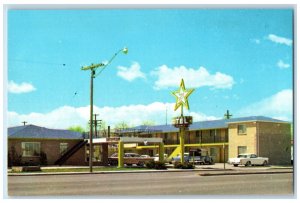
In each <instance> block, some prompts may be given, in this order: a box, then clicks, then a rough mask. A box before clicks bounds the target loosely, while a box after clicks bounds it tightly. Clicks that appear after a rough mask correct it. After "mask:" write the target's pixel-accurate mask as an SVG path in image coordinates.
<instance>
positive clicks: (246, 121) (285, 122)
mask: <svg viewBox="0 0 300 203" xmlns="http://www.w3.org/2000/svg"><path fill="white" fill-rule="evenodd" d="M250 122H265V123H283V124H291V122H288V121H266V120H245V121H233V122H227V123H228V124H235V123H250Z"/></svg>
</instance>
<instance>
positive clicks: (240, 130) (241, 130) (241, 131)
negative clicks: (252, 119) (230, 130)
mask: <svg viewBox="0 0 300 203" xmlns="http://www.w3.org/2000/svg"><path fill="white" fill-rule="evenodd" d="M246 133H247V128H246V125H245V124H240V125H238V134H239V135H243V134H246Z"/></svg>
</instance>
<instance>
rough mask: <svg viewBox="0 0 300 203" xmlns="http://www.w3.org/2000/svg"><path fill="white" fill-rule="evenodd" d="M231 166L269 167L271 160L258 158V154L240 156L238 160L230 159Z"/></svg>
mask: <svg viewBox="0 0 300 203" xmlns="http://www.w3.org/2000/svg"><path fill="white" fill-rule="evenodd" d="M228 163H229V164H232V165H233V166H235V167H237V166H238V165H245V166H253V165H262V166H267V165H268V163H269V158H267V157H258V156H257V155H256V154H239V155H238V156H237V157H236V158H229V160H228Z"/></svg>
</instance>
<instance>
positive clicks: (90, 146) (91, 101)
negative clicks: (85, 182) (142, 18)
mask: <svg viewBox="0 0 300 203" xmlns="http://www.w3.org/2000/svg"><path fill="white" fill-rule="evenodd" d="M120 52H123V53H124V54H127V52H128V49H127V48H124V49H120V50H119V51H118V52H116V53H115V54H114V55H113V56H112V57H111V59H110V60H109V61H108V63H107V64H103V63H98V64H91V65H90V66H84V67H81V70H91V82H90V136H89V142H90V143H89V152H90V153H89V167H90V173H92V172H93V151H94V150H93V92H94V87H93V81H94V78H95V77H97V76H98V75H99V74H100V73H101V72H102V71H103V70H104V69H105V68H106V67H107V66H108V65H109V64H110V63H111V62H112V60H113V59H114V58H115V57H116V56H117V55H118V54H119V53H120ZM99 67H102V69H101V70H100V71H99V73H98V74H97V75H96V69H97V68H99Z"/></svg>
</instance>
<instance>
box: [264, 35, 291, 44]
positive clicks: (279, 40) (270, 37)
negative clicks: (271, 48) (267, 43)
mask: <svg viewBox="0 0 300 203" xmlns="http://www.w3.org/2000/svg"><path fill="white" fill-rule="evenodd" d="M267 39H268V40H271V41H272V42H275V43H278V44H284V45H287V46H291V45H292V43H293V41H292V40H291V39H288V38H284V37H279V36H277V35H274V34H269V35H268V37H267Z"/></svg>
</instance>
